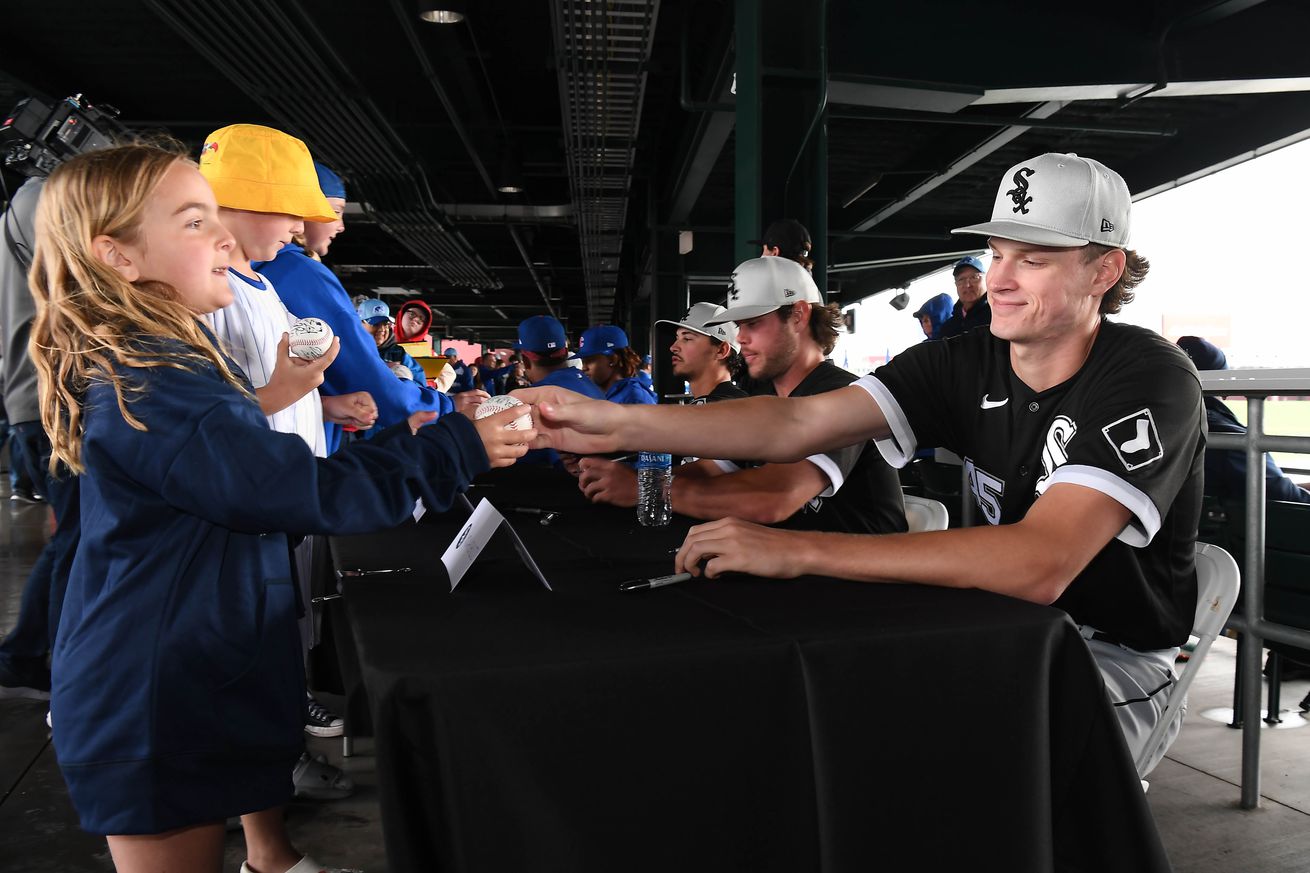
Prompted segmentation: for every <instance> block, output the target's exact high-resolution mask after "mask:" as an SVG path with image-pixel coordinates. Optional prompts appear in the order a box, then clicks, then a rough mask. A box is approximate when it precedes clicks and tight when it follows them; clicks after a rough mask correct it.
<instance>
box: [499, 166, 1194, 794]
mask: <svg viewBox="0 0 1310 873" xmlns="http://www.w3.org/2000/svg"><path fill="white" fill-rule="evenodd" d="M1130 218H1131V198H1130V196H1129V192H1128V187H1127V185H1125V183H1124V181H1123V179H1122V178H1120V177H1119V175H1118V174H1117V173H1115V172H1113V171H1112V170H1110V169H1109V168H1107V167H1105V166H1104V165H1102V164H1100V163H1099V162H1097V161H1094V160H1089V159H1087V158H1082V157H1079V156H1077V155H1063V154H1044V155H1039V156H1037V157H1035V158H1032V159H1031V160H1027V161H1023V162H1021V163H1019V164H1016V165H1015V166H1013V167H1011V168H1010V169H1009V170H1008V171H1007V172H1006V174H1005V177H1004V178H1003V179H1002V181H1001V185H1000V187H999V190H998V192H997V196H996V200H995V203H994V205H993V209H992V218H991V220H990V221H988V222H984V223H982V224H977V225H972V226H970V227H965V228H960V229H959V230H958V231H957V232H959V233H968V234H978V235H982V236H986V237H987V241H988V245H989V247H990V249H991V254H992V258H991V263H990V266H989V267H988V272H987V285H988V289H989V296H990V298H991V307H992V323H991V326H990V328H978V329H976V330H973V331H971V332H969V333H967V334H964V335H963V336H959V337H955V338H953V339H948V340H945V341H943V342H936V343H923V344H920V345H917V346H914V347H912V348H910V349H908V350H907V351H905V352H903V353H902V354H901V355H899V356H897V358H896V359H895V360H894V361H892V362H891V363H889V364H887V365H885V366H883V367H881V368H880V369H879V370H878V371H877V372H876V373H873V374H870V375H868V376H865V377H864V378H862V379H860V380H859V382H858V383H856V384H855V385H853V386H851V387H849V388H843V389H840V390H837V391H831V392H828V393H825V394H819V395H816V396H813V397H805V398H801V399H788V400H776V399H769V398H750V399H747V400H741V401H736V402H734V403H733V404H730V406H731V407H732V408H731V409H730V410H728V409H725V408H723V404H718V405H717V406H716V405H714V404H711V405H709V406H704V407H697V408H663V409H653V410H642V411H640V412H632V411H627V410H623V411H619V412H615V411H612V410H610V409H608V408H607V407H606V406H605V405H604V404H587V403H582V404H570V403H569V402H568V398H565V397H561V396H549V397H545V396H530V397H526V398H524V399H527V400H530V401H532V402H545V404H546V408H545V409H544V410H543V411H542V413H541V415H540V416H539V418H540V419H541V421H542V422H543V426H544V427H545V428H546V433H545V434H544V436H543V437H542V441H543V442H550V443H551V444H555V445H565V446H570V447H573V448H574V450H579V451H612V450H616V449H645V450H660V451H671V452H681V453H684V454H714V455H719V456H728V457H751V456H756V457H763V458H765V459H767V460H770V461H789V460H794V459H795V458H797V457H803V456H805V455H808V454H811V453H813V452H815V451H819V450H822V449H824V448H827V447H830V446H834V445H844V444H850V443H851V442H852V441H855V440H859V439H874V440H877V443H878V447H879V449H880V450H881V452H882V454H883V456H884V457H885V458H887V460H888V461H889V462H891V463H893V464H896V465H903V464H904V463H906V462H907V461H908V460H909V459H910V458H911V457H913V455H914V453H915V451H916V450H917V449H918V448H919V447H920V446H942V447H945V448H948V449H951V450H952V451H954V452H955V453H956V454H958V455H960V456H961V457H964V458H966V459H968V460H967V471H968V475H969V481H970V489H971V491H972V492H973V495H974V499H975V501H976V502H977V504H978V507H979V509H980V510H981V511H982V514H983V516H984V517H985V518H986V520H987V521H988V523H989V525H988V526H986V527H976V528H965V529H960V530H949V531H941V532H934V533H921V534H910V535H908V536H903V537H838V536H831V535H828V534H820V533H814V532H799V531H780V530H773V529H769V528H763V527H759V526H756V525H750V524H745V523H743V522H740V521H736V520H731V519H729V520H723V521H716V522H711V523H709V524H705V525H701V526H699V527H696V528H693V529H692V531H691V533H690V534H689V535H688V537H687V540H686V542H685V543H684V544H683V547H682V550H681V551H680V552H679V555H678V560H677V563H678V565H679V569H681V568H683V567H685V568H688V569H689V570H690V571H691V572H692V573H699V572H701V571H700V570H699V565H700V562H701V561H708V564H707V565H706V567H705V572H706V573H708V574H709V575H711V576H717V575H719V574H721V573H723V572H726V571H740V572H746V573H753V574H755V575H760V576H774V577H793V576H803V575H806V574H817V575H824V576H837V577H841V578H847V579H855V580H862V581H869V582H879V581H885V580H897V581H906V582H918V583H921V584H927V585H940V586H946V587H957V588H982V589H986V590H989V591H995V592H998V593H1001V594H1006V595H1010V596H1012V597H1018V598H1022V599H1025V600H1030V601H1035V602H1038V603H1044V604H1052V605H1054V606H1056V607H1058V608H1060V609H1063V610H1064V611H1065V612H1067V613H1068V614H1069V615H1070V616H1071V617H1072V618H1073V619H1074V621H1075V622H1076V623H1077V624H1078V625H1079V627H1080V628H1081V631H1082V634H1083V636H1084V637H1085V638H1086V639H1087V640H1088V646H1089V647H1090V649H1091V651H1092V654H1093V656H1094V657H1095V658H1096V661H1097V664H1098V666H1100V668H1101V673H1102V675H1103V677H1104V678H1105V683H1106V691H1107V693H1108V694H1109V695H1110V698H1111V701H1112V702H1113V703H1114V704H1115V707H1114V711H1115V713H1116V715H1117V716H1118V718H1119V721H1120V726H1121V727H1122V728H1123V731H1124V735H1125V737H1126V738H1127V740H1128V746H1129V749H1130V751H1131V752H1132V754H1133V756H1134V758H1135V759H1139V758H1141V759H1143V761H1144V766H1143V771H1144V772H1147V771H1149V770H1150V768H1151V767H1153V766H1154V764H1155V763H1156V762H1158V761H1159V759H1160V757H1161V756H1163V754H1164V751H1165V749H1166V748H1167V747H1168V744H1169V743H1170V742H1172V739H1173V737H1174V736H1176V734H1177V730H1178V726H1179V720H1180V719H1181V709H1182V708H1181V706H1178V705H1176V704H1177V703H1178V702H1177V701H1174V702H1173V703H1174V704H1175V705H1173V706H1170V707H1169V712H1168V714H1167V715H1165V705H1166V703H1167V702H1168V698H1169V694H1170V688H1171V686H1172V684H1173V682H1174V679H1175V676H1174V672H1173V660H1174V656H1175V653H1176V652H1177V647H1178V646H1179V645H1180V644H1182V643H1183V642H1185V641H1186V640H1187V638H1188V634H1189V632H1190V629H1191V625H1192V616H1193V613H1194V611H1195V607H1196V596H1197V593H1196V592H1197V589H1196V568H1195V555H1194V549H1195V543H1196V529H1197V523H1198V521H1199V518H1200V509H1201V485H1202V466H1203V465H1202V461H1203V456H1204V452H1205V431H1204V421H1205V417H1204V415H1205V414H1204V408H1203V406H1202V403H1201V388H1200V383H1199V380H1198V379H1197V376H1196V370H1195V369H1194V368H1193V367H1192V365H1191V362H1190V361H1188V360H1187V357H1186V355H1184V354H1183V353H1182V351H1181V350H1179V349H1178V348H1177V347H1176V346H1174V345H1173V344H1172V343H1170V342H1168V341H1167V340H1165V339H1164V338H1163V337H1161V336H1160V335H1158V334H1156V333H1154V332H1152V331H1149V330H1145V329H1143V328H1139V327H1134V326H1131V325H1127V324H1122V323H1117V322H1113V321H1109V320H1108V319H1107V318H1106V316H1107V315H1110V314H1113V313H1116V312H1118V311H1119V310H1120V308H1121V307H1122V306H1123V305H1124V304H1126V303H1128V302H1130V301H1131V300H1132V298H1133V289H1134V288H1135V287H1136V286H1137V285H1138V284H1139V283H1140V282H1141V281H1142V279H1143V278H1145V276H1146V271H1147V268H1148V264H1147V262H1146V261H1145V260H1144V259H1142V258H1141V257H1139V256H1138V255H1137V254H1136V253H1135V252H1133V251H1132V250H1130V249H1129V248H1128V240H1129V227H1130ZM1162 717H1163V718H1167V719H1168V720H1169V722H1168V726H1167V729H1166V731H1165V733H1164V739H1163V740H1162V741H1161V742H1159V743H1156V744H1154V746H1153V747H1152V748H1147V747H1146V742H1147V740H1148V738H1149V737H1150V735H1151V733H1152V730H1153V728H1154V727H1155V724H1156V723H1157V722H1158V721H1160V720H1161V718H1162Z"/></svg>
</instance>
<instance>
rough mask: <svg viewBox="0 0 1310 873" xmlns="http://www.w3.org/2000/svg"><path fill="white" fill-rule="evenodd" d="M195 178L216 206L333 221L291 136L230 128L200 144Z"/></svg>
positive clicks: (304, 152) (305, 152)
mask: <svg viewBox="0 0 1310 873" xmlns="http://www.w3.org/2000/svg"><path fill="white" fill-rule="evenodd" d="M200 173H201V175H203V176H204V177H205V178H206V179H207V180H209V186H210V187H211V188H213V189H214V197H215V199H217V200H218V205H219V206H226V207H227V208H228V209H245V210H248V211H250V212H278V213H282V214H284V215H297V216H300V217H301V218H303V219H305V220H306V221H320V222H328V221H336V220H337V214H336V212H334V211H333V209H332V206H331V204H329V203H328V202H327V198H326V197H324V196H323V192H322V191H321V190H320V189H319V187H318V175H317V174H316V173H315V172H314V159H313V158H311V157H310V156H309V149H308V148H306V147H305V144H304V143H303V142H301V141H300V140H298V139H296V138H295V137H294V136H290V135H289V134H285V133H283V132H282V131H280V130H274V129H273V128H271V127H263V126H262V125H258V124H231V125H228V126H227V127H224V128H221V129H219V130H216V131H214V132H213V133H211V134H210V135H209V136H207V137H206V138H205V145H204V147H203V148H202V149H201V150H200Z"/></svg>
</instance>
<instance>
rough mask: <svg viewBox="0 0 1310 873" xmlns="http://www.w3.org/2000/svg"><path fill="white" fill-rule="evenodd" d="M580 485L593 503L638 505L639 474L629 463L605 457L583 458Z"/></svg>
mask: <svg viewBox="0 0 1310 873" xmlns="http://www.w3.org/2000/svg"><path fill="white" fill-rule="evenodd" d="M578 468H579V471H580V475H579V476H578V487H579V488H581V489H582V493H583V494H585V495H587V499H588V500H590V501H591V502H592V503H611V504H613V505H614V506H636V505H637V474H636V473H635V472H633V470H632V468H631V467H629V466H628V465H627V464H621V463H619V462H618V461H610V460H606V459H605V458H581V459H580V460H579V461H578Z"/></svg>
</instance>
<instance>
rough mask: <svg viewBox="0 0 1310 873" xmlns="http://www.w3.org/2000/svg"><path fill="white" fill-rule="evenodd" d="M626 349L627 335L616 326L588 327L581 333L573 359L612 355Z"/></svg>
mask: <svg viewBox="0 0 1310 873" xmlns="http://www.w3.org/2000/svg"><path fill="white" fill-rule="evenodd" d="M627 347H628V335H627V334H626V333H624V332H623V328H621V327H619V326H618V325H617V324H602V325H598V326H596V327H589V328H587V329H586V330H584V331H583V332H582V339H581V340H580V341H579V342H578V353H577V354H576V355H573V356H572V357H575V358H590V357H591V356H592V355H612V354H614V353H615V352H616V351H618V350H619V349H626V348H627Z"/></svg>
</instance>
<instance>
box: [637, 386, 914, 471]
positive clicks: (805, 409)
mask: <svg viewBox="0 0 1310 873" xmlns="http://www.w3.org/2000/svg"><path fill="white" fill-rule="evenodd" d="M617 418H618V422H617V425H616V427H615V428H614V429H613V431H612V432H613V433H614V435H615V437H616V439H617V441H618V446H617V448H619V449H621V450H629V451H633V450H636V451H657V452H671V453H673V454H677V455H696V456H699V457H703V458H751V459H754V460H760V461H771V462H776V463H787V462H791V461H799V460H801V459H802V458H806V457H809V456H810V455H813V454H817V453H819V452H824V451H828V450H831V449H836V448H840V447H842V446H848V445H851V444H853V443H858V442H863V441H864V440H868V439H871V438H875V437H882V436H886V435H887V432H888V429H887V424H886V420H885V419H884V418H883V415H882V412H881V410H879V409H878V407H877V405H876V404H874V402H873V400H872V399H871V398H869V396H868V395H867V394H865V393H864V392H863V391H862V390H860V389H858V388H852V389H842V390H840V391H830V392H828V393H827V394H818V395H814V396H812V397H799V398H781V397H748V398H745V399H742V400H730V401H727V402H725V403H707V404H704V405H700V406H644V405H642V406H639V405H629V406H624V407H623V408H622V410H621V411H619V412H618V414H617Z"/></svg>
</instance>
